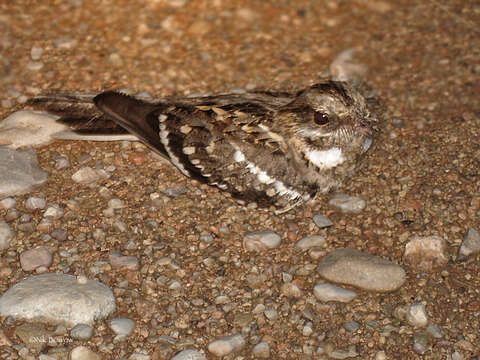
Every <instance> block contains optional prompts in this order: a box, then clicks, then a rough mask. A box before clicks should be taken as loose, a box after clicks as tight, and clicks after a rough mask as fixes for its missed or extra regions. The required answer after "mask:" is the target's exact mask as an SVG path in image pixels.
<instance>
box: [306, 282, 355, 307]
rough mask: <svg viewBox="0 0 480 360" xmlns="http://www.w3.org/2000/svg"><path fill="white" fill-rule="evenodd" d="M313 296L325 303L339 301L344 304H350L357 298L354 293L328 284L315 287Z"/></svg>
mask: <svg viewBox="0 0 480 360" xmlns="http://www.w3.org/2000/svg"><path fill="white" fill-rule="evenodd" d="M313 295H315V297H316V298H317V299H318V300H320V301H323V302H329V301H339V302H343V303H348V302H350V301H352V300H353V299H354V298H355V297H356V296H357V294H356V293H355V292H354V291H350V290H347V289H344V288H342V287H340V286H336V285H332V284H326V283H324V284H317V285H315V287H314V288H313Z"/></svg>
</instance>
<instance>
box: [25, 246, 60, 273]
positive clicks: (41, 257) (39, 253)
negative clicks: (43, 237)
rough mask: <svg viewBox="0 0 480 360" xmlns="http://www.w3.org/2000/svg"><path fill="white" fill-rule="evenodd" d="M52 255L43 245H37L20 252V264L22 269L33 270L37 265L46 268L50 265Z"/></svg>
mask: <svg viewBox="0 0 480 360" xmlns="http://www.w3.org/2000/svg"><path fill="white" fill-rule="evenodd" d="M52 262H53V256H52V254H51V253H50V251H49V250H48V249H47V248H46V247H45V246H39V247H36V248H35V249H30V250H26V251H24V252H22V253H21V254H20V266H21V267H22V269H23V271H33V270H35V269H37V268H39V267H45V268H48V267H49V266H50V265H52Z"/></svg>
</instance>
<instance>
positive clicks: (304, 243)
mask: <svg viewBox="0 0 480 360" xmlns="http://www.w3.org/2000/svg"><path fill="white" fill-rule="evenodd" d="M325 243H326V240H325V238H324V237H323V236H321V235H310V236H307V237H304V238H303V239H301V240H299V241H297V243H296V244H295V247H296V248H297V249H300V250H308V249H310V248H312V247H322V246H324V245H325Z"/></svg>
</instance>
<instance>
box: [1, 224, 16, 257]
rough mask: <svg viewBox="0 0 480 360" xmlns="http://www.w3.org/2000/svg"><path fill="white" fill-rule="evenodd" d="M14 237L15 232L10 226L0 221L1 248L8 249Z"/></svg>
mask: <svg viewBox="0 0 480 360" xmlns="http://www.w3.org/2000/svg"><path fill="white" fill-rule="evenodd" d="M14 237H15V233H14V232H13V230H12V229H11V228H10V226H9V225H8V224H7V223H6V222H4V221H0V250H6V249H8V247H9V246H10V242H11V241H12V239H13V238H14Z"/></svg>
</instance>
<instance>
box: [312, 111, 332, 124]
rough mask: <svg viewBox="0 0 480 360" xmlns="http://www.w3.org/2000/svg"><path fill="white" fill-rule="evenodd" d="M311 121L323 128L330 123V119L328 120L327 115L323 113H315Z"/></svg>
mask: <svg viewBox="0 0 480 360" xmlns="http://www.w3.org/2000/svg"><path fill="white" fill-rule="evenodd" d="M313 121H314V122H315V124H317V125H320V126H325V125H328V123H329V122H330V119H329V118H328V115H327V114H325V113H321V112H315V114H314V115H313Z"/></svg>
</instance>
